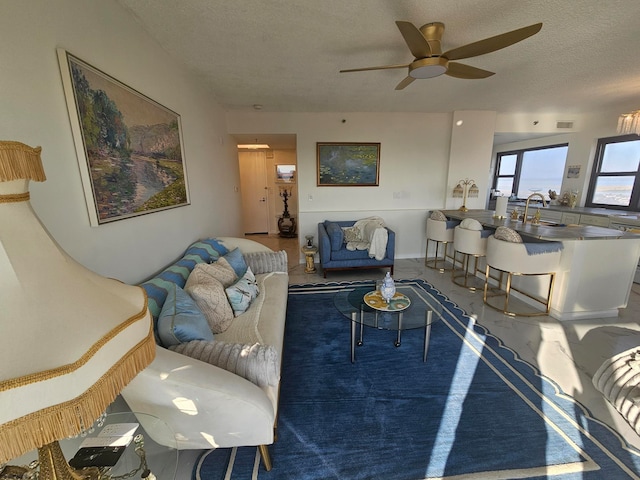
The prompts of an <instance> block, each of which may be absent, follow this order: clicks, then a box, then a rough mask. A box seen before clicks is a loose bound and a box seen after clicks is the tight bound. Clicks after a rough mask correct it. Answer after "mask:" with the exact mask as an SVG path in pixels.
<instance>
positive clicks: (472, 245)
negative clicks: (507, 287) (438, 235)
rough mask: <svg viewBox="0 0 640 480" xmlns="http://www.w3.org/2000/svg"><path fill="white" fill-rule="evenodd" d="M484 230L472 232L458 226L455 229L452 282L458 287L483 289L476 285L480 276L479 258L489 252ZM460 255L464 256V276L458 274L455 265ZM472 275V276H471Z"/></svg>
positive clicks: (462, 263)
mask: <svg viewBox="0 0 640 480" xmlns="http://www.w3.org/2000/svg"><path fill="white" fill-rule="evenodd" d="M484 233H485V232H484V231H483V230H470V229H468V228H464V227H462V226H461V225H458V226H457V227H455V228H454V234H453V265H454V268H453V269H452V271H451V280H452V281H453V283H455V284H456V285H459V286H461V287H465V288H468V289H470V290H476V289H478V288H481V284H480V285H478V284H477V283H476V284H474V283H473V282H474V281H476V280H475V279H476V276H477V274H478V258H481V257H484V256H485V255H486V252H487V237H486V236H484ZM458 253H461V254H462V262H461V265H462V270H463V272H464V273H463V274H462V275H460V274H459V273H456V269H455V264H456V261H457V256H458ZM470 257H473V259H474V267H473V271H472V272H469V259H470ZM470 273H471V276H470V275H469V274H470ZM470 282H471V283H470Z"/></svg>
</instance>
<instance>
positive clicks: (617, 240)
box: [443, 210, 640, 320]
mask: <svg viewBox="0 0 640 480" xmlns="http://www.w3.org/2000/svg"><path fill="white" fill-rule="evenodd" d="M443 213H444V214H445V215H446V216H447V218H449V219H452V220H463V219H465V218H474V219H476V220H478V221H479V222H480V223H481V224H482V225H483V226H484V227H485V228H493V229H495V228H497V227H499V226H505V227H509V228H512V229H513V230H515V231H517V232H518V233H520V235H521V236H522V237H523V240H524V241H525V242H526V241H527V238H534V239H537V240H547V241H558V242H562V246H563V249H562V255H561V258H560V266H559V268H558V272H557V274H556V281H555V284H554V287H553V292H552V301H551V312H550V315H551V316H552V317H554V318H557V319H558V320H576V319H583V318H606V317H616V316H618V309H620V308H625V307H626V306H627V302H628V300H629V294H630V293H631V285H632V283H633V278H634V275H635V272H636V265H637V264H638V259H639V258H640V235H637V234H633V233H628V232H624V231H620V230H615V229H609V228H604V227H596V226H591V225H563V224H558V223H553V222H541V223H540V224H539V225H535V224H532V223H530V222H529V221H528V222H526V223H524V222H522V221H521V220H512V219H510V218H495V217H494V216H493V213H494V212H493V211H491V210H468V211H466V212H461V211H459V210H444V211H443ZM520 281H522V282H524V281H525V280H524V279H521V280H520ZM527 281H529V282H530V279H527ZM524 288H526V289H527V290H528V291H532V290H533V293H537V294H542V292H544V289H545V285H544V284H543V281H542V280H540V279H537V280H536V283H535V284H528V285H526V287H524ZM522 299H523V300H524V301H527V298H526V297H525V296H523V297H522Z"/></svg>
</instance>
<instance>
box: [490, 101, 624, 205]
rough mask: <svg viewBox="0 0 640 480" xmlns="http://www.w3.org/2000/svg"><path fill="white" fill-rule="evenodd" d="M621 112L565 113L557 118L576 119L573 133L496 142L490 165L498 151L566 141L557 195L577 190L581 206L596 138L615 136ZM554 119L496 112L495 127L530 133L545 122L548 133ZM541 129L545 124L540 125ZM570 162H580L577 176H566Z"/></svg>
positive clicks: (590, 168) (577, 163)
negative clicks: (502, 142)
mask: <svg viewBox="0 0 640 480" xmlns="http://www.w3.org/2000/svg"><path fill="white" fill-rule="evenodd" d="M620 113H621V112H619V111H610V112H599V113H594V114H582V115H573V116H570V117H569V116H567V115H565V116H564V117H560V118H565V117H568V118H567V119H570V120H574V121H575V128H574V129H573V130H572V133H566V134H561V135H558V134H554V135H551V136H548V137H541V138H536V139H534V140H527V141H521V142H513V143H508V144H504V145H498V146H496V147H495V148H494V150H493V154H492V155H493V159H492V162H493V163H492V165H495V161H496V155H497V153H500V152H508V151H511V150H520V149H524V148H535V147H540V146H545V145H556V144H562V143H568V145H569V148H568V150H567V163H566V167H565V174H564V175H563V180H562V188H561V190H560V192H558V194H559V195H562V193H563V192H565V191H570V190H577V191H578V205H579V206H584V203H585V196H586V193H587V189H588V187H589V178H590V176H591V170H592V168H593V160H594V155H595V150H596V146H597V143H598V139H599V138H606V137H613V136H616V135H617V133H616V128H617V124H618V115H620ZM540 118H542V120H541V121H540V123H539V124H538V125H533V121H536V119H540ZM554 119H556V120H558V119H559V117H557V116H554V115H546V116H541V115H534V114H517V115H506V114H502V115H498V120H497V125H498V126H497V129H500V130H502V131H506V130H507V129H509V128H513V131H520V132H525V131H527V130H526V129H525V127H524V126H525V125H526V126H527V127H526V128H528V131H529V132H536V131H537V128H538V126H541V125H542V124H546V125H547V128H546V130H542V131H543V132H544V131H548V132H549V133H551V131H553V130H554V128H553V125H555V120H554ZM509 124H512V125H513V127H509ZM543 128H545V127H544V126H543ZM556 132H557V130H556ZM570 165H580V175H579V176H578V178H567V172H566V169H567V168H568V167H569V166H570Z"/></svg>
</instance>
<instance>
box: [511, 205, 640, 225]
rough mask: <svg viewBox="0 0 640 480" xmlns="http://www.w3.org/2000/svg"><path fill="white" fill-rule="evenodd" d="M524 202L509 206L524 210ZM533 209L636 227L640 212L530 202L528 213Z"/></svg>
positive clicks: (639, 222) (638, 222)
mask: <svg viewBox="0 0 640 480" xmlns="http://www.w3.org/2000/svg"><path fill="white" fill-rule="evenodd" d="M525 205H526V203H525V202H509V206H510V207H511V206H512V207H518V208H522V209H524V207H525ZM532 208H533V211H534V212H535V210H536V209H537V208H540V209H543V210H551V211H555V212H563V213H577V214H580V215H583V214H584V215H597V216H599V217H609V218H610V219H611V220H612V221H614V222H620V223H624V224H631V225H638V226H640V212H631V211H627V210H613V209H610V208H594V207H574V208H571V207H565V206H562V205H547V206H546V207H543V206H542V203H540V202H531V203H530V204H529V211H531V209H532Z"/></svg>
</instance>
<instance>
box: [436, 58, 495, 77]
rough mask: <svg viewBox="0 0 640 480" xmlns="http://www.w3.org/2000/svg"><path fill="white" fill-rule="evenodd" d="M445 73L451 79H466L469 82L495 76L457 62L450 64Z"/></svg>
mask: <svg viewBox="0 0 640 480" xmlns="http://www.w3.org/2000/svg"><path fill="white" fill-rule="evenodd" d="M445 73H446V74H447V75H449V76H450V77H456V78H464V79H467V80H475V79H479V78H487V77H490V76H491V75H495V73H494V72H490V71H488V70H482V69H481V68H477V67H472V66H471V65H465V64H464V63H456V62H449V68H448V69H447V71H446V72H445Z"/></svg>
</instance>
